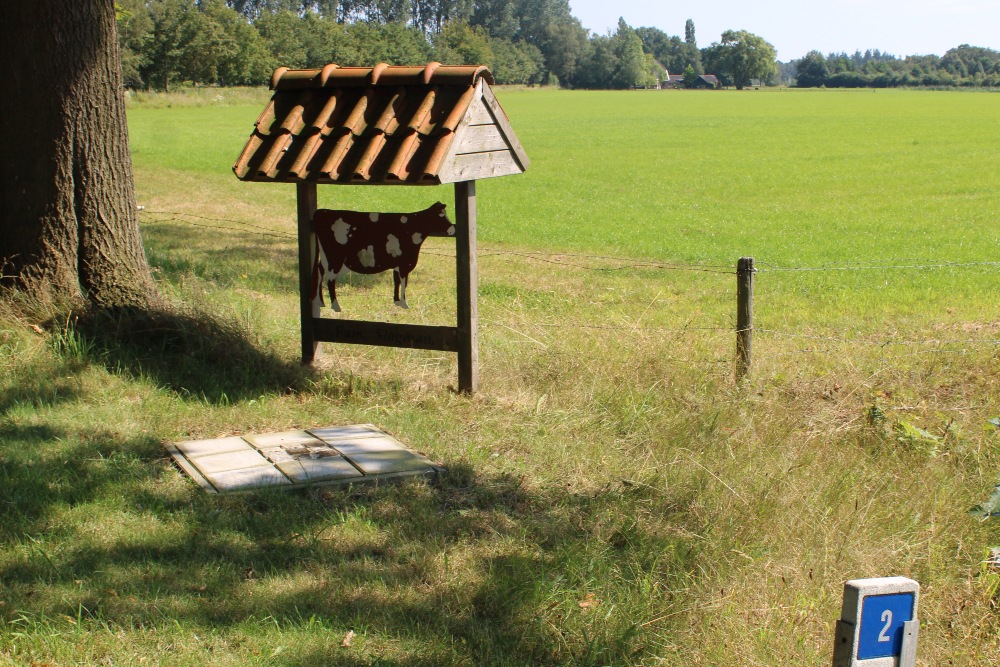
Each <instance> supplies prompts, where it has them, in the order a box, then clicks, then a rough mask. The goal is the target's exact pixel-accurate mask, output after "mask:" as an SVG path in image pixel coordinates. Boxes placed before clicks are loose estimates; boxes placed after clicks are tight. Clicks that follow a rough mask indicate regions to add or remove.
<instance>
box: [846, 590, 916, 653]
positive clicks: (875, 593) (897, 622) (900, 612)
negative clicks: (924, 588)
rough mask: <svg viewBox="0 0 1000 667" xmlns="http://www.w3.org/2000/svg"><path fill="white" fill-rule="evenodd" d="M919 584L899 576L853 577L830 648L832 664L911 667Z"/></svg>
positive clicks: (914, 646) (914, 644)
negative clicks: (831, 649) (832, 645)
mask: <svg viewBox="0 0 1000 667" xmlns="http://www.w3.org/2000/svg"><path fill="white" fill-rule="evenodd" d="M919 597H920V584H918V583H917V582H915V581H913V580H912V579H906V578H904V577H884V578H880V579H852V580H851V581H848V582H847V583H846V584H844V604H843V608H842V611H841V619H840V620H839V621H837V632H836V638H835V640H834V641H835V644H834V648H833V667H915V666H916V659H917V634H918V630H919V627H920V622H919V621H918V620H917V602H918V599H919Z"/></svg>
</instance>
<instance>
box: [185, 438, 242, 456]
mask: <svg viewBox="0 0 1000 667" xmlns="http://www.w3.org/2000/svg"><path fill="white" fill-rule="evenodd" d="M174 445H175V446H176V447H177V449H179V450H181V452H183V453H184V455H185V456H187V457H188V458H194V457H196V456H205V455H206V454H225V453H226V452H236V451H240V450H247V449H250V446H249V445H248V444H247V443H246V441H245V440H243V438H241V437H239V436H234V437H231V438H214V439H211V440H189V441H187V442H177V443H174Z"/></svg>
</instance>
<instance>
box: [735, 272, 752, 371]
mask: <svg viewBox="0 0 1000 667" xmlns="http://www.w3.org/2000/svg"><path fill="white" fill-rule="evenodd" d="M755 272H756V270H755V269H754V268H753V257H741V258H740V259H739V261H738V262H736V381H737V382H740V381H741V380H743V378H744V377H746V375H747V373H749V372H750V361H751V359H752V354H753V274H754V273H755Z"/></svg>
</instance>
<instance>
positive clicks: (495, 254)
mask: <svg viewBox="0 0 1000 667" xmlns="http://www.w3.org/2000/svg"><path fill="white" fill-rule="evenodd" d="M141 213H142V214H143V222H144V223H145V224H162V223H178V224H184V225H188V226H192V227H198V228H202V229H209V230H213V231H230V232H238V233H241V234H256V235H261V236H266V237H272V238H277V239H282V240H287V241H290V242H295V240H296V238H297V235H296V234H295V233H294V232H283V231H280V230H275V229H273V228H271V227H265V226H262V225H257V224H253V223H249V222H245V221H242V220H235V219H230V218H217V217H209V216H202V215H195V214H191V213H180V212H175V211H157V210H148V209H146V210H143V211H141ZM422 254H427V255H432V256H437V257H443V258H454V257H455V253H454V252H442V251H439V250H431V249H426V250H423V251H422ZM478 256H479V257H480V258H485V259H488V258H508V257H515V258H519V259H523V260H527V261H532V262H538V263H543V264H548V265H556V266H560V267H567V268H572V269H577V270H582V271H593V272H615V271H626V270H662V271H686V272H700V273H708V274H716V275H729V276H736V275H737V273H738V271H737V269H736V266H735V264H734V265H732V266H728V265H722V264H718V263H713V262H707V261H706V262H697V263H681V262H658V261H651V260H638V261H637V260H626V259H624V258H622V257H620V256H614V255H601V254H590V253H573V252H562V251H560V252H548V251H533V250H509V249H502V248H495V247H490V248H483V249H480V251H479V253H478ZM972 267H1000V261H992V260H985V261H972V262H943V261H938V262H926V261H922V260H921V259H920V258H887V259H886V263H884V264H883V263H879V264H872V263H865V264H847V265H832V266H784V265H780V264H775V263H770V262H759V263H758V264H757V265H756V266H754V267H753V273H754V274H768V273H793V272H851V271H858V272H869V271H921V270H933V269H962V268H972ZM733 319H734V321H735V317H734V318H733ZM484 324H487V325H490V324H497V325H498V326H501V327H506V325H504V324H502V323H499V322H497V323H490V322H484ZM532 326H535V327H539V328H544V329H564V330H565V329H570V328H572V329H580V330H593V331H602V332H620V333H627V332H632V333H635V332H647V333H677V334H682V333H689V332H715V333H719V334H722V333H725V334H733V333H734V332H736V333H739V331H738V330H737V329H736V327H735V325H732V324H726V325H720V324H707V325H693V326H692V325H685V326H682V327H662V326H649V325H640V324H619V325H616V324H606V323H604V324H579V323H569V322H565V321H559V322H538V321H535V322H532ZM506 328H510V327H506ZM749 328H750V329H752V332H753V334H756V335H762V336H770V337H774V338H783V339H797V340H803V341H809V342H816V343H828V344H831V345H836V346H850V347H858V346H861V347H867V348H870V349H880V350H882V351H883V353H884V352H885V351H886V350H887V349H889V348H891V347H909V348H916V347H925V348H932V349H927V350H920V351H918V352H915V353H913V354H912V355H910V356H915V355H923V354H968V353H969V352H968V350H967V349H965V348H968V347H972V348H984V347H996V346H1000V338H997V337H987V338H926V339H907V338H895V337H893V338H884V337H877V338H876V339H874V340H873V339H872V337H870V336H869V337H864V336H858V337H841V336H829V335H816V334H810V333H802V332H794V331H782V330H779V329H773V328H764V327H760V328H758V327H755V326H753V325H752V324H751V326H750V327H749ZM511 330H512V331H513V332H514V333H517V334H519V335H522V336H526V334H524V333H522V332H520V331H517V330H515V329H511ZM955 346H965V348H960V349H955ZM798 352H801V353H810V354H816V353H824V352H828V353H833V352H834V351H833V350H821V349H818V348H817V347H815V346H814V347H810V348H806V349H801V350H798ZM897 356H899V355H897ZM727 361H731V359H730V360H714V361H712V362H710V363H723V362H727Z"/></svg>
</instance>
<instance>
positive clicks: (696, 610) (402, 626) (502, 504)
mask: <svg viewBox="0 0 1000 667" xmlns="http://www.w3.org/2000/svg"><path fill="white" fill-rule="evenodd" d="M498 96H499V99H500V101H501V103H502V104H503V106H504V108H505V109H506V111H507V113H508V116H509V117H510V120H511V123H512V125H513V127H514V128H515V131H516V132H517V134H518V136H519V138H520V139H521V141H522V143H523V144H524V146H525V148H526V150H527V152H528V154H529V156H530V157H531V159H532V164H531V168H530V169H529V171H528V173H527V174H525V175H523V176H517V177H509V178H503V179H495V180H486V181H482V182H480V183H479V185H478V188H477V192H478V195H479V201H478V210H479V241H480V246H479V250H480V261H479V272H480V317H481V321H480V351H481V357H482V364H481V391H480V392H479V393H478V394H477V395H475V396H472V397H469V396H464V395H459V394H456V393H454V392H453V391H452V390H451V386H452V385H454V383H455V372H456V369H455V359H454V357H453V355H447V354H441V353H433V352H422V351H405V350H392V349H378V348H363V347H349V346H325V354H324V357H323V359H322V360H321V362H320V363H319V364H318V365H317V368H315V369H305V368H301V367H300V365H299V364H298V362H297V355H298V352H299V342H298V338H297V336H298V332H297V322H298V302H297V294H296V289H297V278H296V275H297V274H296V265H295V262H296V251H295V241H294V238H293V234H294V227H295V225H294V212H295V202H294V188H293V187H292V186H287V185H264V184H253V183H250V184H244V183H240V182H238V181H237V180H236V179H235V177H234V176H233V175H232V172H231V170H230V166H231V164H232V163H233V162H234V161H235V159H236V157H237V156H238V154H239V151H240V149H241V147H242V145H243V143H244V142H245V140H246V138H247V136H248V135H249V133H250V130H251V129H252V126H253V122H254V120H255V119H256V118H257V115H258V113H259V112H260V109H261V108H262V107H263V104H264V102H265V101H266V99H267V96H266V93H265V92H263V91H215V90H203V91H195V92H193V93H190V94H187V95H178V96H172V97H167V96H137V98H136V99H134V100H133V103H132V106H131V108H130V112H129V120H130V128H131V139H132V147H133V156H134V163H135V172H136V187H137V191H138V195H139V203H140V205H142V206H143V207H144V209H143V211H142V213H141V216H140V220H141V223H142V229H143V235H144V239H145V242H146V247H147V253H148V256H149V259H150V263H151V265H152V266H153V269H154V273H155V275H156V277H157V281H158V286H159V289H160V292H161V293H162V294H163V295H164V296H165V297H166V298H167V300H168V301H169V302H170V303H171V304H172V307H173V309H174V312H173V314H172V315H170V316H168V317H160V318H151V320H150V321H149V322H147V323H143V322H140V323H138V324H134V323H128V322H121V321H116V322H109V321H98V322H97V323H93V322H87V321H79V322H78V321H75V320H74V319H73V318H66V319H61V320H59V321H57V322H49V323H44V324H45V326H44V327H43V328H37V327H35V326H32V325H33V324H34V322H33V321H32V320H31V318H30V317H29V316H28V315H26V314H25V311H24V310H23V309H21V308H19V307H16V306H12V305H6V304H5V305H3V306H2V308H3V309H2V310H0V584H2V586H0V665H6V664H10V665H31V664H35V665H44V664H49V665H77V664H80V665H83V664H87V665H89V664H113V665H119V664H125V665H140V664H142V665H204V664H212V665H274V666H282V667H306V666H313V665H315V666H317V667H318V666H320V665H323V666H326V665H594V666H597V665H647V666H648V665H671V666H672V665H706V666H707V665H723V666H728V665H741V666H743V665H759V666H761V667H773V666H774V665H785V664H795V665H816V666H820V665H828V664H829V662H830V659H831V655H832V648H833V628H834V621H835V620H836V618H838V616H839V613H840V602H841V595H842V587H843V582H844V581H845V580H846V579H849V578H856V577H873V576H888V575H903V576H909V577H912V578H915V579H917V580H918V581H919V582H920V583H921V585H922V586H923V589H922V593H921V609H920V618H921V621H922V626H921V631H920V650H919V653H918V657H919V661H918V662H919V664H926V665H942V664H954V665H989V664H997V662H998V661H1000V616H998V612H997V610H996V605H997V604H998V603H1000V572H998V571H997V570H995V569H994V568H993V567H992V566H990V565H989V564H986V563H984V562H983V561H984V559H985V558H986V556H987V555H988V554H989V550H990V548H991V547H995V546H1000V528H998V526H997V524H995V523H994V521H997V520H996V519H994V520H992V521H989V520H988V521H981V520H980V519H979V518H977V517H974V516H970V515H969V514H968V513H967V511H968V509H969V508H970V507H971V506H972V505H974V504H976V503H978V502H981V501H983V500H985V499H986V498H987V497H988V496H989V494H990V492H991V491H992V489H993V486H994V485H995V484H997V483H998V482H1000V428H997V427H994V426H993V425H991V424H990V422H989V420H990V419H991V418H995V417H998V416H1000V299H998V295H1000V264H998V262H1000V173H998V170H997V169H996V168H995V164H996V156H997V155H1000V95H997V94H993V93H958V92H947V93H944V92H913V91H881V90H880V91H858V92H853V91H788V90H778V91H745V92H736V91H720V92H682V91H670V92H654V91H636V92H575V91H552V90H537V89H535V90H532V89H528V90H500V91H498ZM451 198H452V190H451V188H388V187H386V188H375V187H320V204H321V206H326V207H331V208H349V209H355V210H361V211H413V210H419V209H422V208H425V207H426V206H428V205H429V204H430V203H432V202H433V201H435V200H437V199H440V200H441V201H444V202H446V203H448V204H449V207H451V206H452V204H451V202H452V199H451ZM453 255H454V246H453V245H450V243H449V241H447V240H444V239H430V240H428V243H427V244H426V245H425V249H424V252H423V254H422V256H421V259H420V265H419V266H418V267H417V269H416V271H414V273H413V275H412V276H411V281H410V285H409V287H408V293H407V296H408V300H409V302H410V306H411V308H410V310H409V311H405V312H404V311H401V310H399V309H396V308H394V307H393V306H392V304H391V288H392V285H391V278H388V277H387V276H380V277H375V278H369V277H358V276H354V277H348V278H347V279H346V280H345V283H344V285H343V286H340V285H338V295H339V297H340V303H341V305H342V306H343V307H344V313H343V314H342V316H345V317H353V318H358V319H374V320H388V321H399V322H418V323H445V324H450V323H452V321H453V320H454V309H455V306H454V293H455V288H454V267H453V262H454V260H453ZM741 256H752V257H754V258H755V261H756V264H757V267H758V269H759V272H758V274H757V275H756V295H755V296H756V318H757V319H756V327H757V332H756V334H755V343H754V366H753V372H752V374H751V375H750V377H749V378H748V379H747V381H745V382H744V383H742V384H736V383H735V382H734V380H733V356H734V354H733V353H734V347H735V336H734V333H733V327H734V321H735V283H736V281H735V276H734V267H735V264H736V260H737V258H739V257H741ZM351 423H373V424H376V425H377V426H379V427H381V428H383V429H385V430H387V431H389V432H390V433H392V434H393V435H395V436H396V437H398V438H400V439H401V440H402V441H404V442H406V443H407V444H409V445H411V446H412V447H414V448H416V449H418V450H421V451H424V452H426V453H427V454H429V455H430V456H432V457H433V458H435V459H437V460H440V461H442V462H443V463H444V464H445V466H447V467H448V469H449V472H448V474H446V475H445V476H444V477H443V479H442V480H441V481H440V482H439V483H437V484H424V483H403V484H397V485H391V486H385V487H379V488H351V489H344V488H315V489H310V490H306V491H297V492H292V493H254V494H246V495H238V496H227V497H208V496H206V495H205V494H203V493H202V492H201V490H200V489H199V488H198V487H196V486H195V485H194V484H193V483H191V482H190V481H189V480H187V479H186V478H184V476H183V475H182V474H181V473H180V472H179V471H178V470H177V469H176V468H175V467H174V466H173V465H172V464H171V462H170V461H169V459H168V458H167V457H166V456H165V453H164V450H163V447H162V444H163V442H165V441H170V440H180V439H189V438H202V437H217V436H224V435H232V434H240V433H261V432H270V431H280V430H287V429H298V428H308V427H312V426H327V425H333V424H351Z"/></svg>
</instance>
